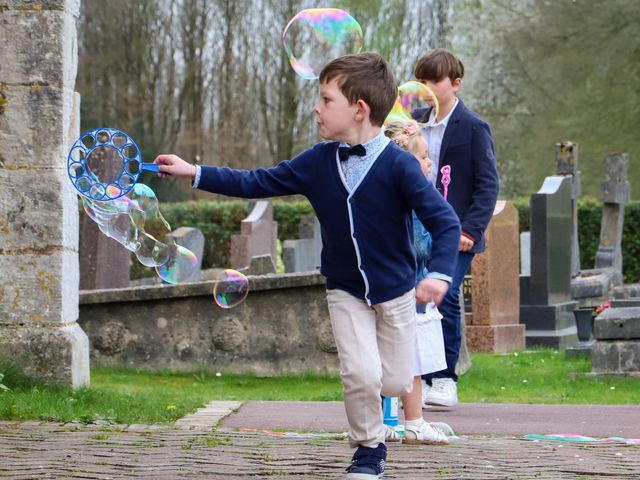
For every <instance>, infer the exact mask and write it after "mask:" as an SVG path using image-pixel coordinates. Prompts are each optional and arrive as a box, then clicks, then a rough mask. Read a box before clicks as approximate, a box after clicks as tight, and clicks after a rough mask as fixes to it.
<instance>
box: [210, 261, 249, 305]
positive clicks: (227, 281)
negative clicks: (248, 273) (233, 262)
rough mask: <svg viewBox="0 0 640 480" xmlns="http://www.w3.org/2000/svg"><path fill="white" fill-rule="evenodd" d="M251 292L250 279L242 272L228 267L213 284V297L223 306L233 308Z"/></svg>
mask: <svg viewBox="0 0 640 480" xmlns="http://www.w3.org/2000/svg"><path fill="white" fill-rule="evenodd" d="M248 293H249V280H247V277H245V276H244V275H243V274H242V273H240V272H238V271H236V270H232V269H227V270H225V271H224V272H222V274H221V275H220V277H219V278H218V279H217V281H216V283H215V284H214V286H213V299H214V300H215V302H216V303H217V304H218V305H219V306H220V307H222V308H233V307H235V306H237V305H239V304H240V303H242V302H243V301H244V299H245V298H247V294H248Z"/></svg>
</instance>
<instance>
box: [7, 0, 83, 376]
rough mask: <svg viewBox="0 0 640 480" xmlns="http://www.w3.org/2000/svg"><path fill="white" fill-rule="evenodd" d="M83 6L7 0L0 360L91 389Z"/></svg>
mask: <svg viewBox="0 0 640 480" xmlns="http://www.w3.org/2000/svg"><path fill="white" fill-rule="evenodd" d="M78 11H79V2H78V1H77V0H75V1H74V0H50V1H47V2H37V3H34V2H28V1H18V0H0V45H2V47H1V48H0V92H1V95H0V271H1V272H2V275H0V356H2V357H3V360H9V361H12V362H14V363H15V364H16V365H17V366H18V367H19V368H20V369H22V370H23V371H24V373H26V374H27V375H31V376H34V377H37V378H39V379H41V380H44V381H46V382H49V383H54V384H61V385H68V386H73V387H79V386H81V385H86V384H88V383H89V348H88V339H87V336H86V334H85V333H84V331H83V330H82V329H81V328H80V327H79V326H78V324H77V323H76V321H77V319H78V276H79V274H78V203H77V197H76V193H75V190H74V189H73V187H72V185H71V183H70V182H69V180H68V177H67V171H66V158H67V153H68V150H69V147H70V146H71V144H72V143H73V141H74V140H75V138H76V137H77V136H78V134H79V116H80V115H79V104H80V99H79V96H78V94H76V93H75V92H74V90H73V89H74V85H75V78H76V68H77V52H78V49H77V37H76V21H77V18H78Z"/></svg>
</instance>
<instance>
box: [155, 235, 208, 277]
mask: <svg viewBox="0 0 640 480" xmlns="http://www.w3.org/2000/svg"><path fill="white" fill-rule="evenodd" d="M169 248H170V252H169V260H167V261H166V262H165V263H164V264H162V265H158V266H157V267H156V272H158V275H159V276H160V278H161V279H162V280H164V281H165V282H167V283H173V284H176V283H182V282H186V281H188V280H189V279H190V278H193V275H194V273H195V272H196V271H197V269H198V257H196V255H195V254H194V253H193V252H192V251H191V250H189V249H188V248H185V247H183V246H182V245H178V244H176V243H174V244H173V245H170V246H169Z"/></svg>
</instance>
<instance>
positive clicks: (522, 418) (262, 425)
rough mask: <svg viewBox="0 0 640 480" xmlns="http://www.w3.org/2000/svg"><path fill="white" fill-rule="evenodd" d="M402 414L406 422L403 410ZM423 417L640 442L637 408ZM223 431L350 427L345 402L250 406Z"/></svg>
mask: <svg viewBox="0 0 640 480" xmlns="http://www.w3.org/2000/svg"><path fill="white" fill-rule="evenodd" d="M399 414H400V417H401V418H402V410H400V412H399ZM423 416H424V418H425V419H426V420H428V421H430V422H446V423H448V424H449V425H451V427H453V429H454V430H455V431H456V432H457V433H458V434H462V435H517V436H521V435H526V434H528V433H538V434H549V433H574V434H577V435H586V436H593V437H609V436H618V437H625V438H640V406H638V405H527V404H507V403H504V404H486V403H461V404H458V405H457V406H455V407H453V408H430V409H428V410H425V411H423ZM222 426H224V427H227V428H238V429H243V428H258V429H264V430H274V429H275V430H291V431H316V432H344V431H346V429H347V427H348V424H347V416H346V413H345V410H344V404H343V403H342V402H247V403H245V404H243V405H242V407H241V408H240V410H239V411H238V412H236V413H232V414H230V415H229V416H227V417H225V418H224V419H223V421H222ZM639 478H640V477H639Z"/></svg>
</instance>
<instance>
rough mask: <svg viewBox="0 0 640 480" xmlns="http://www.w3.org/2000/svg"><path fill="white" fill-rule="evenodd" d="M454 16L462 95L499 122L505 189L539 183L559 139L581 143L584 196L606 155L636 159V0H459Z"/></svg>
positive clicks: (639, 70) (525, 189) (639, 11)
mask: <svg viewBox="0 0 640 480" xmlns="http://www.w3.org/2000/svg"><path fill="white" fill-rule="evenodd" d="M455 18H456V21H457V23H456V25H458V26H459V28H458V30H459V31H460V34H459V35H458V36H457V37H456V41H455V42H454V48H457V49H458V51H459V52H460V53H461V54H462V56H463V60H464V61H465V64H466V66H467V71H468V75H467V78H466V79H465V80H466V81H465V85H464V86H463V89H462V91H461V95H462V97H464V98H465V99H468V103H470V104H471V106H472V108H474V109H475V110H477V111H478V112H479V113H480V114H481V115H483V116H484V117H486V118H487V119H488V120H489V121H490V123H491V125H492V127H493V132H494V136H495V140H496V149H497V158H498V166H499V169H500V172H501V177H502V189H503V190H502V195H503V196H506V197H512V196H516V195H519V194H527V193H530V192H531V191H535V190H537V189H538V188H539V187H540V185H541V182H542V180H543V178H544V177H545V176H548V175H551V174H553V172H554V169H555V165H554V143H556V142H558V141H563V140H572V141H575V142H577V143H578V144H579V147H580V170H581V172H582V183H583V193H585V194H588V195H597V193H598V191H599V187H598V186H599V183H600V182H601V181H602V179H603V176H604V162H603V160H604V158H605V156H606V154H607V153H609V152H611V151H623V152H627V153H628V154H629V156H630V158H631V161H632V162H633V159H634V158H638V156H640V144H639V143H638V141H637V127H636V125H638V123H639V122H640V98H639V94H640V88H639V87H638V80H637V79H638V77H639V76H640V2H637V1H635V0H610V1H606V2H604V1H595V0H574V1H571V0H544V1H543V0H540V1H532V0H528V1H522V2H518V3H514V2H507V1H505V0H462V1H460V2H458V4H457V9H456V13H455ZM636 161H637V160H636ZM629 175H630V181H631V183H632V190H633V185H637V186H640V170H638V169H634V168H630V169H629Z"/></svg>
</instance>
